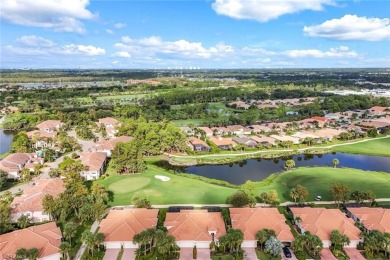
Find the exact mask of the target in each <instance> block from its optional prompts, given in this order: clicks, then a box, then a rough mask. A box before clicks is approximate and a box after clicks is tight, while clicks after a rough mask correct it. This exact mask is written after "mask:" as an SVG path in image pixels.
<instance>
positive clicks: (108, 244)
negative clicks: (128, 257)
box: [104, 241, 138, 249]
mask: <svg viewBox="0 0 390 260" xmlns="http://www.w3.org/2000/svg"><path fill="white" fill-rule="evenodd" d="M104 245H105V246H106V248H109V249H120V248H121V246H122V245H123V248H138V245H137V244H133V242H131V241H108V242H104Z"/></svg>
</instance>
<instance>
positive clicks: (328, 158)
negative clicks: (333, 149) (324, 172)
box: [176, 153, 390, 184]
mask: <svg viewBox="0 0 390 260" xmlns="http://www.w3.org/2000/svg"><path fill="white" fill-rule="evenodd" d="M335 158H337V159H338V160H339V161H340V164H339V165H338V167H339V168H340V167H348V168H357V169H362V170H369V171H382V172H388V173H390V157H381V156H369V155H360V154H346V153H331V154H324V155H295V156H293V157H289V158H280V159H250V160H246V161H241V162H236V163H231V164H227V165H198V166H190V167H184V168H176V169H177V170H178V171H179V172H180V171H181V172H183V171H184V172H187V173H192V174H196V175H201V176H204V177H207V178H212V179H218V180H224V181H227V182H230V183H232V184H243V183H245V182H246V181H247V180H252V181H261V180H263V179H265V178H267V177H268V176H269V175H271V174H272V173H278V172H283V171H285V168H284V163H285V161H286V160H288V159H293V160H294V161H295V165H296V167H301V166H332V160H333V159H335Z"/></svg>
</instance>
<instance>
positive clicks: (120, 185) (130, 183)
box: [108, 176, 151, 194]
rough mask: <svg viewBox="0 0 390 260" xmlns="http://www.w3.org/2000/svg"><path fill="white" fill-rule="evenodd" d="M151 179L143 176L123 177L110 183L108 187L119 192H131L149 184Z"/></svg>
mask: <svg viewBox="0 0 390 260" xmlns="http://www.w3.org/2000/svg"><path fill="white" fill-rule="evenodd" d="M150 181H151V180H150V178H145V177H141V176H139V177H135V178H131V179H121V180H117V181H116V182H113V183H112V184H110V185H109V186H108V189H109V190H110V191H112V192H115V193H118V194H122V193H129V192H133V191H136V190H139V189H142V188H143V187H145V186H147V185H148V184H149V183H150Z"/></svg>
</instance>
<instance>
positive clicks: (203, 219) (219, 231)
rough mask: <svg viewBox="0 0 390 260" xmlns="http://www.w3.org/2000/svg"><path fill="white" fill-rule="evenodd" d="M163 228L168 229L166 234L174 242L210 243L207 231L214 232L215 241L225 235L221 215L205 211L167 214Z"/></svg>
mask: <svg viewBox="0 0 390 260" xmlns="http://www.w3.org/2000/svg"><path fill="white" fill-rule="evenodd" d="M164 226H165V227H166V228H167V229H168V234H170V235H173V236H174V237H175V238H176V241H186V240H190V241H210V242H211V239H212V238H211V235H210V234H209V231H214V232H215V231H216V233H215V238H216V239H218V238H219V237H220V236H222V235H224V234H226V229H225V224H224V222H223V219H222V215H221V213H220V212H208V211H207V210H181V211H180V212H168V213H167V216H166V219H165V222H164Z"/></svg>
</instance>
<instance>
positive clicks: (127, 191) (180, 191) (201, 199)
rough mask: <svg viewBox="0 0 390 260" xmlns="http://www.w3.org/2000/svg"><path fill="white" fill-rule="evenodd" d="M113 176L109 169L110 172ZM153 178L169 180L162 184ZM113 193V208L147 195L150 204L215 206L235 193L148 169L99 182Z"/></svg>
mask: <svg viewBox="0 0 390 260" xmlns="http://www.w3.org/2000/svg"><path fill="white" fill-rule="evenodd" d="M109 172H111V173H112V169H109ZM155 175H164V176H168V177H170V178H171V180H170V181H167V182H163V181H161V180H159V179H156V178H155V177H154V176H155ZM99 182H100V183H101V184H103V185H104V186H106V187H107V188H108V189H109V190H110V191H112V192H113V193H114V201H112V202H111V203H110V205H111V206H115V205H128V204H130V203H131V198H132V197H133V196H134V194H144V195H146V196H147V197H148V198H149V200H150V201H151V203H152V204H179V203H181V204H215V203H225V201H226V198H227V197H228V196H229V195H230V194H232V193H233V192H234V191H235V189H232V188H227V187H222V186H217V185H214V184H209V183H206V182H203V181H200V180H195V179H190V178H186V177H182V176H179V175H176V174H171V173H169V172H168V171H166V170H165V169H162V168H159V167H157V166H154V165H148V170H147V171H146V172H145V173H142V174H133V175H122V176H112V175H111V176H109V177H106V178H105V179H101V180H99Z"/></svg>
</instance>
